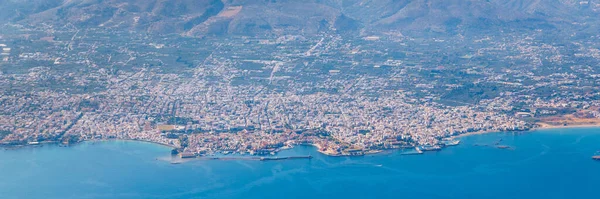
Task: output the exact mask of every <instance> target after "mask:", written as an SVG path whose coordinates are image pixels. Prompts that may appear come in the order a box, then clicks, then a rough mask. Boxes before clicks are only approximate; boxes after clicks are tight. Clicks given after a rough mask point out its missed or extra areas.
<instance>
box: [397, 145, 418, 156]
mask: <svg viewBox="0 0 600 199" xmlns="http://www.w3.org/2000/svg"><path fill="white" fill-rule="evenodd" d="M419 154H423V151H421V149H419V147H415V150H411V151H407V152H402V153H400V155H419Z"/></svg>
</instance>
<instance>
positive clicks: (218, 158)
mask: <svg viewBox="0 0 600 199" xmlns="http://www.w3.org/2000/svg"><path fill="white" fill-rule="evenodd" d="M185 157H189V158H198V159H204V160H257V161H272V160H294V159H312V158H313V156H311V155H306V156H284V157H256V156H220V157H218V156H212V157H210V156H185Z"/></svg>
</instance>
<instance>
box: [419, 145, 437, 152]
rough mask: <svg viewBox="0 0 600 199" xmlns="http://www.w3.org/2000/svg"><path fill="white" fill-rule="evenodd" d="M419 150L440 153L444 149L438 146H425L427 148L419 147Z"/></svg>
mask: <svg viewBox="0 0 600 199" xmlns="http://www.w3.org/2000/svg"><path fill="white" fill-rule="evenodd" d="M418 148H419V150H421V151H439V150H442V147H440V146H438V145H433V146H432V145H425V146H419V147H418Z"/></svg>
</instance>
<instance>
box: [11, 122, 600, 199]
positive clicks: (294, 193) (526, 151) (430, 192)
mask: <svg viewBox="0 0 600 199" xmlns="http://www.w3.org/2000/svg"><path fill="white" fill-rule="evenodd" d="M460 139H461V144H460V145H458V146H454V147H448V148H445V149H444V150H442V151H438V152H426V153H425V154H422V155H410V156H406V155H401V151H390V152H386V153H382V154H376V155H367V156H362V157H328V156H325V155H322V154H319V153H317V151H316V149H315V148H314V147H309V146H299V147H296V148H293V149H290V150H286V151H283V152H280V153H279V154H278V156H287V155H309V154H310V155H312V156H313V157H314V158H312V159H296V160H284V161H253V160H193V161H188V162H185V163H182V164H171V161H170V158H171V157H170V148H168V147H165V146H161V145H156V144H152V143H145V142H134V141H104V142H85V143H81V144H77V145H74V146H70V147H60V146H55V145H43V146H36V147H25V148H19V149H1V150H0V199H29V198H31V199H39V198H44V199H53V198H56V199H69V198H72V199H82V198H83V199H85V198H94V199H96V198H100V199H116V198H117V199H118V198H123V199H174V198H175V199H176V198H219V199H221V198H231V199H248V198H257V199H258V198H260V199H265V198H302V199H317V198H328V199H331V198H344V199H349V198H419V199H429V198H436V199H437V198H474V199H478V198H486V199H494V198H498V199H507V198H511V199H515V198H524V199H525V198H526V199H532V198H544V199H550V198H561V199H563V198H599V193H600V161H594V160H592V158H591V157H592V156H593V155H594V154H595V153H596V152H597V151H599V150H600V128H571V129H550V130H536V131H533V132H528V133H519V134H515V133H489V134H483V135H472V136H466V137H462V138H460ZM496 144H501V145H506V146H510V148H509V149H499V148H498V147H497V146H496Z"/></svg>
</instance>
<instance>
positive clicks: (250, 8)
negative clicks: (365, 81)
mask: <svg viewBox="0 0 600 199" xmlns="http://www.w3.org/2000/svg"><path fill="white" fill-rule="evenodd" d="M599 10H600V0H592V1H576V0H557V1H541V0H508V1H507V0H445V1H436V0H377V1H375V0H306V1H302V2H300V1H294V0H267V1H262V0H261V1H258V0H8V1H4V2H1V3H0V12H1V13H3V14H0V21H2V22H11V23H22V24H29V25H37V24H51V25H56V26H61V25H62V26H64V25H67V24H72V25H74V26H75V27H81V28H87V27H102V28H113V29H126V30H138V31H148V32H153V33H160V34H169V33H176V34H182V35H186V36H205V35H262V34H285V33H290V32H293V33H298V34H315V33H319V32H323V31H338V32H349V33H356V32H359V31H360V32H365V31H372V32H380V31H399V32H437V33H443V34H456V33H459V32H460V31H462V30H464V29H465V28H475V29H477V28H486V27H487V26H490V27H497V26H501V25H502V24H504V23H511V22H531V23H530V24H524V25H523V26H524V27H527V26H535V25H536V24H538V23H539V24H545V25H550V26H564V25H574V24H577V25H582V24H583V25H586V24H587V25H590V24H591V25H593V24H594V23H591V22H597V21H598V18H599V17H598V14H600V13H599V12H600V11H599Z"/></svg>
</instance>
